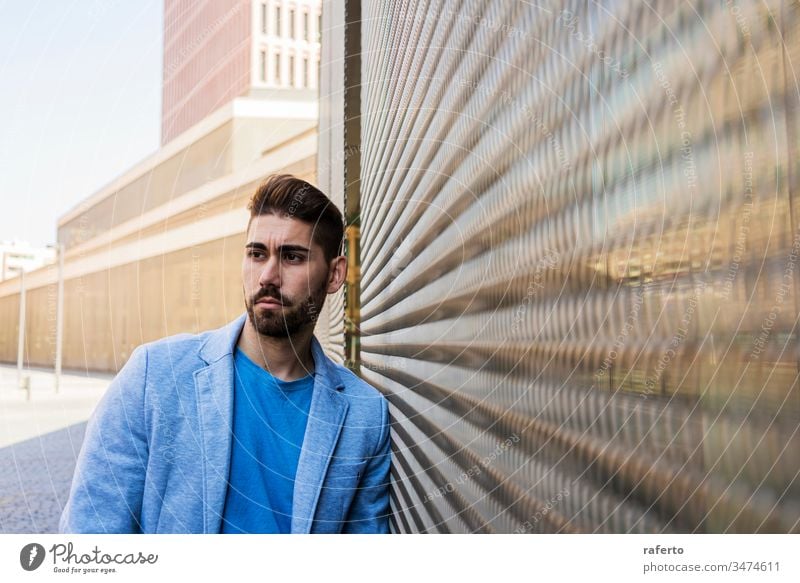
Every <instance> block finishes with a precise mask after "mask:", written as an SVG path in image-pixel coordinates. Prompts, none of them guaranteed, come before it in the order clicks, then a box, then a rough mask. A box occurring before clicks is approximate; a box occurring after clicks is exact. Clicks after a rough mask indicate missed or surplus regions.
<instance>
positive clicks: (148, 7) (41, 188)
mask: <svg viewBox="0 0 800 583" xmlns="http://www.w3.org/2000/svg"><path fill="white" fill-rule="evenodd" d="M162 22H163V1H162V0H0V88H1V89H2V90H0V241H5V240H13V239H18V240H22V241H28V242H30V243H32V244H35V245H45V244H48V243H53V242H55V240H56V222H57V219H58V217H59V216H61V215H62V214H64V213H65V212H66V211H68V210H69V209H71V208H72V207H73V206H74V205H75V204H77V203H78V202H79V201H80V200H82V199H84V198H86V197H87V196H89V195H90V194H91V193H93V192H95V191H96V190H98V189H99V188H100V187H102V186H103V185H104V184H106V183H108V182H109V181H111V180H112V179H113V178H114V177H116V176H117V175H119V174H120V173H121V172H123V171H124V170H126V169H127V168H130V167H131V166H133V165H134V164H135V163H136V162H138V161H139V160H141V159H142V158H144V157H145V156H147V155H148V154H150V153H152V152H153V151H155V150H156V149H158V146H159V142H160V131H161V130H160V123H161V69H162V49H163V47H162Z"/></svg>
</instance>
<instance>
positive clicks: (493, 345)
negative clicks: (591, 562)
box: [360, 0, 800, 532]
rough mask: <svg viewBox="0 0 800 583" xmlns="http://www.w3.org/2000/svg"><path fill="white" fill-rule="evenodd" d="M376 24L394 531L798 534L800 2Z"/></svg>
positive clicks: (508, 13)
mask: <svg viewBox="0 0 800 583" xmlns="http://www.w3.org/2000/svg"><path fill="white" fill-rule="evenodd" d="M362 11H363V14H362V15H361V16H362V20H361V27H362V31H361V42H362V47H361V49H362V52H361V59H362V63H361V67H362V68H361V77H362V78H361V83H362V85H361V109H362V118H361V141H362V143H361V145H360V154H361V176H360V179H361V200H360V203H361V216H360V221H361V263H362V281H361V297H360V300H361V331H362V338H361V373H362V375H363V376H364V377H365V378H366V379H367V380H368V381H370V382H371V383H372V384H374V385H376V386H378V387H380V388H381V389H382V390H383V391H385V393H386V394H387V395H388V398H389V400H390V402H391V404H392V407H391V410H392V415H393V417H394V420H395V427H394V431H393V444H394V467H393V476H394V487H393V500H392V505H393V509H394V511H395V525H394V527H395V530H397V531H399V532H412V531H413V532H416V531H429V532H576V531H579V532H581V531H582V532H598V531H599V532H674V531H678V532H760V531H769V532H784V531H798V529H799V528H800V526H798V524H799V523H798V520H800V481H798V471H800V438H798V424H799V423H800V389H799V388H798V385H797V380H798V345H797V330H796V323H797V317H798V306H797V302H798V297H797V286H798V276H799V275H800V267H798V266H797V265H796V263H797V259H798V256H799V255H800V232H798V230H797V228H798V225H799V224H800V223H798V219H800V215H798V210H797V204H798V202H800V201H798V200H797V187H798V185H797V176H798V170H800V168H798V158H797V156H796V155H791V153H792V152H797V143H796V142H797V139H798V138H797V136H798V133H797V124H798V116H797V111H798V110H797V107H796V105H795V104H796V102H797V95H798V94H797V90H798V84H797V71H796V66H797V65H798V64H800V63H798V61H797V57H798V54H799V53H798V37H797V34H796V32H795V31H796V30H797V27H798V24H800V23H799V22H798V8H797V2H794V1H793V2H788V1H787V2H781V1H778V0H768V1H766V2H693V3H683V2H676V1H666V0H655V1H652V2H649V3H638V2H622V1H619V2H612V1H598V2H595V1H588V2H587V1H574V0H573V1H568V2H537V3H529V2H510V1H509V2H505V1H472V2H461V1H456V0H442V1H435V0H431V1H422V0H418V1H407V2H391V3H379V2H365V3H363V6H362ZM782 33H783V34H782ZM784 35H786V36H785V39H786V43H787V44H786V45H784V43H783V42H782V40H781V39H782V37H783V36H784ZM792 57H794V60H793V59H792Z"/></svg>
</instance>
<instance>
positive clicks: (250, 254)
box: [247, 249, 264, 259]
mask: <svg viewBox="0 0 800 583" xmlns="http://www.w3.org/2000/svg"><path fill="white" fill-rule="evenodd" d="M247 256H248V257H253V258H255V259H260V258H261V257H263V256H264V253H263V252H261V251H255V250H253V249H251V250H250V251H248V252H247Z"/></svg>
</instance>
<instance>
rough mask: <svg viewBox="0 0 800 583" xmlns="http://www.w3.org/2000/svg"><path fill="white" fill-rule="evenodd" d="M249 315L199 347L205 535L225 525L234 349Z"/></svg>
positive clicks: (197, 385)
mask: <svg viewBox="0 0 800 583" xmlns="http://www.w3.org/2000/svg"><path fill="white" fill-rule="evenodd" d="M245 318H246V314H242V315H241V316H239V317H238V318H237V319H236V320H234V321H233V322H231V323H230V324H228V325H226V326H224V327H222V328H220V329H219V330H216V331H214V332H213V333H212V334H210V335H209V337H208V339H207V340H206V342H205V343H204V344H203V345H202V346H201V347H200V357H201V358H202V359H203V360H204V361H205V362H206V363H207V364H208V366H206V367H204V368H200V369H198V370H196V371H195V372H194V386H195V392H196V395H197V415H198V425H199V427H200V435H199V436H198V438H199V439H200V441H201V445H202V449H203V455H202V459H200V460H197V461H198V463H201V464H203V532H206V533H211V534H215V533H218V532H219V530H220V526H221V525H222V512H223V510H224V509H225V496H226V494H227V492H228V477H229V470H230V463H231V441H232V434H233V431H232V430H233V387H234V384H233V383H234V378H233V348H234V346H235V345H236V341H237V340H238V338H239V334H240V333H241V331H242V326H243V325H244V321H245Z"/></svg>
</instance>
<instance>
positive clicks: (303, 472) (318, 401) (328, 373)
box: [292, 338, 348, 534]
mask: <svg viewBox="0 0 800 583" xmlns="http://www.w3.org/2000/svg"><path fill="white" fill-rule="evenodd" d="M311 342H312V343H311V348H312V355H313V357H314V368H315V371H314V372H315V374H314V393H313V394H312V396H311V406H310V407H309V413H308V424H307V425H306V433H305V436H304V437H303V447H302V449H301V451H300V459H299V460H298V462H297V474H296V476H295V483H294V496H293V500H292V533H299V534H308V533H310V532H311V527H312V525H313V523H314V514H315V512H316V510H317V502H318V500H319V496H320V493H321V492H322V483H323V481H324V479H325V472H326V471H327V470H328V464H329V463H330V460H331V458H332V457H333V451H334V449H335V448H336V442H337V441H338V440H339V435H340V433H341V431H342V424H343V423H344V418H345V415H346V414H347V409H348V403H347V399H346V398H345V397H344V396H342V394H341V393H339V391H341V389H342V388H343V384H342V382H341V379H340V377H339V375H338V373H337V372H336V370H335V368H333V366H332V363H331V362H330V361H329V360H328V357H327V356H325V354H324V352H323V350H322V347H321V346H320V344H319V342H318V341H317V339H316V338H313V339H312V341H311Z"/></svg>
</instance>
